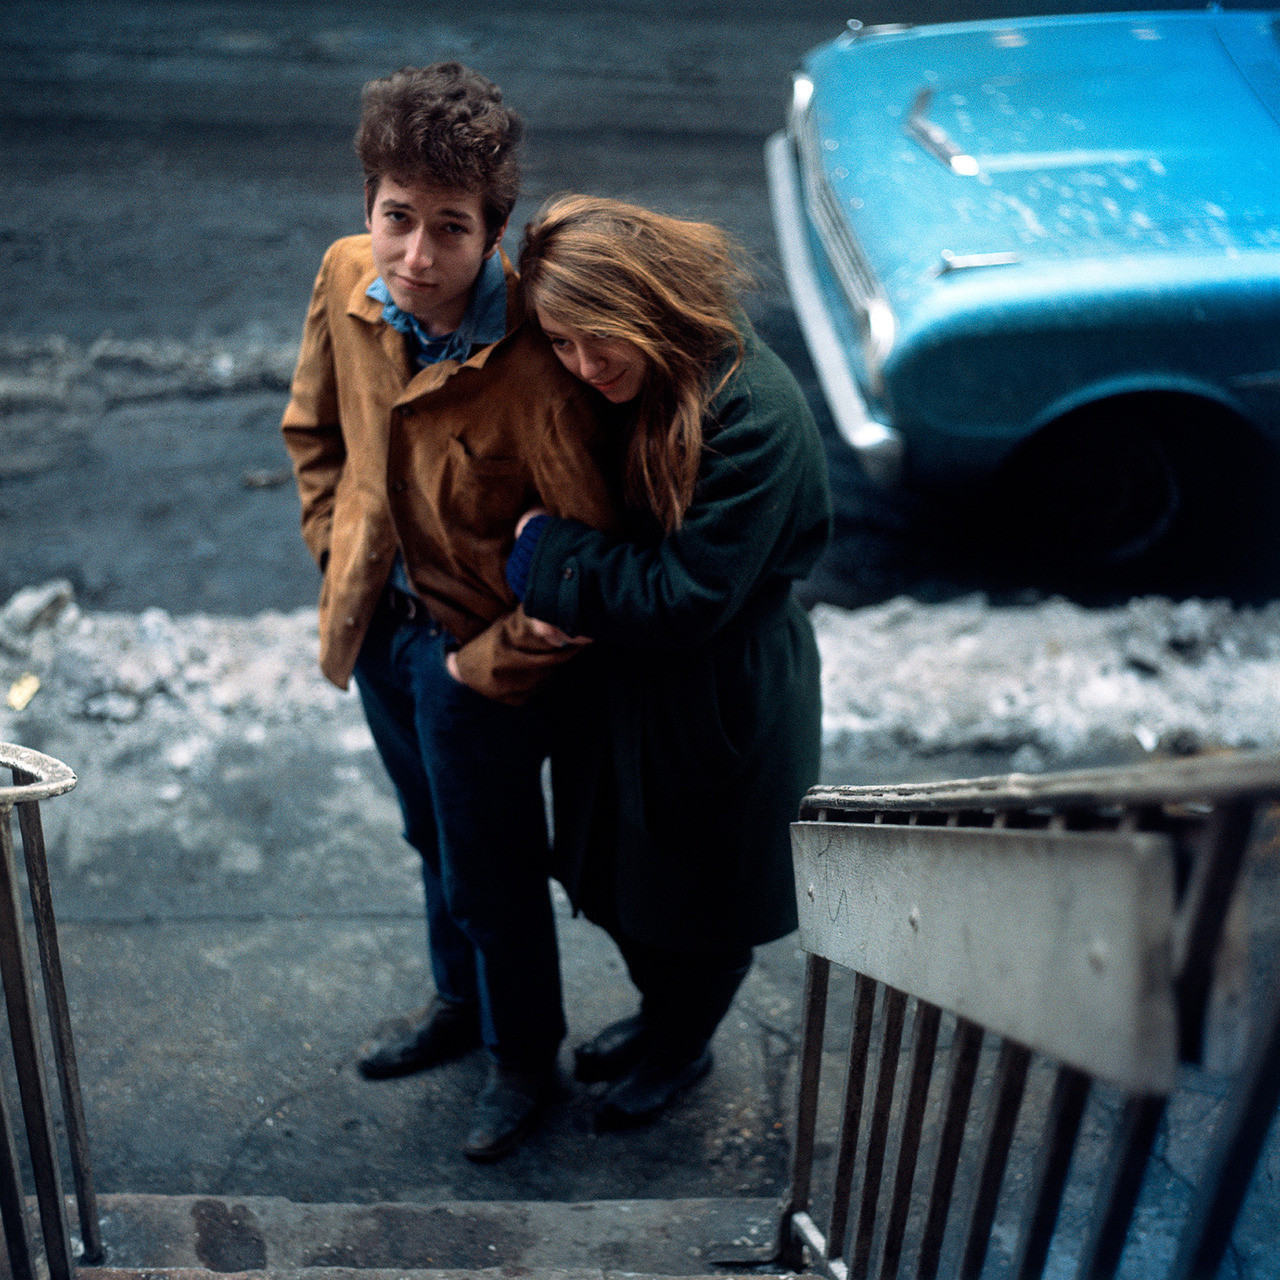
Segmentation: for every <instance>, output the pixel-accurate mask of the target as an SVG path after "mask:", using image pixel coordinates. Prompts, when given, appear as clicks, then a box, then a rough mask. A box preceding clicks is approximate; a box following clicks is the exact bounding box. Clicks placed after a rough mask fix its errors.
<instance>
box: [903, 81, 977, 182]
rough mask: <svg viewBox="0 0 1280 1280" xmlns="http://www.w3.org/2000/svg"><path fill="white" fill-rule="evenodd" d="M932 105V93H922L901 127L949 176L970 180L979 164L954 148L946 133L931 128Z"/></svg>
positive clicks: (933, 125) (938, 126) (931, 91)
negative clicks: (954, 175)
mask: <svg viewBox="0 0 1280 1280" xmlns="http://www.w3.org/2000/svg"><path fill="white" fill-rule="evenodd" d="M932 101H933V90H932V89H928V88H926V89H921V90H920V92H919V93H917V94H916V100H915V101H914V102H913V103H912V104H911V110H910V112H909V113H908V115H907V119H906V123H905V124H904V125H903V126H902V127H903V128H904V129H905V130H906V131H907V133H908V134H909V135H910V136H911V137H913V138H914V139H915V140H916V141H917V142H918V143H919V144H920V145H921V146H922V147H923V148H924V149H925V150H926V151H927V152H928V153H929V154H930V155H931V156H933V158H934V159H935V160H941V161H942V163H943V164H944V165H946V166H947V168H948V169H950V170H951V172H952V173H958V174H960V176H961V177H964V178H972V177H974V176H976V174H977V173H978V168H979V166H978V162H977V161H976V160H975V159H974V158H973V156H971V155H969V154H968V153H967V152H966V151H964V150H963V149H962V148H961V147H959V146H957V145H956V144H955V143H954V142H953V141H952V140H951V137H950V135H949V134H948V133H947V131H946V130H945V129H944V128H943V127H942V126H941V125H939V124H934V122H933V121H932V120H930V119H929V117H928V115H927V114H926V113H927V112H928V110H929V103H931V102H932Z"/></svg>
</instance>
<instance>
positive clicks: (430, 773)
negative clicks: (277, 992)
mask: <svg viewBox="0 0 1280 1280" xmlns="http://www.w3.org/2000/svg"><path fill="white" fill-rule="evenodd" d="M520 134H521V126H520V122H519V120H518V118H517V117H516V116H515V115H514V114H513V113H512V112H511V111H510V110H509V109H508V108H507V107H506V106H505V105H504V104H503V101H502V94H501V91H500V90H499V89H498V88H497V87H496V86H494V85H493V84H491V83H490V82H489V81H487V80H485V79H484V78H483V77H481V76H479V75H477V74H476V73H475V72H473V71H470V70H468V69H466V68H465V67H462V66H459V65H458V64H457V63H441V64H438V65H436V66H432V67H427V68H423V69H414V68H405V69H403V70H401V71H398V72H396V73H395V74H393V75H390V76H387V77H385V78H383V79H380V80H375V81H372V82H371V83H370V84H368V85H366V86H365V89H364V92H363V96H362V111H361V120H360V126H359V129H358V131H357V134H356V151H357V153H358V155H359V156H360V160H361V163H362V165H363V167H364V173H365V213H366V226H367V228H368V234H367V235H364V236H353V237H348V238H345V239H342V240H339V241H338V242H337V243H336V244H334V245H333V246H332V247H331V248H330V249H329V251H328V253H327V254H326V255H325V259H324V262H323V264H322V266H321V268H320V273H319V276H318V278H317V280H316V284H315V289H314V291H313V294H312V299H311V306H310V309H309V312H308V315H307V320H306V325H305V329H304V332H303V340H302V347H301V351H300V354H299V358H298V366H297V370H296V372H295V375H294V381H293V389H292V395H291V399H290V403H289V406H288V408H287V410H286V411H285V415H284V422H283V431H284V437H285V442H286V444H287V446H288V449H289V452H290V454H291V456H292V458H293V463H294V470H295V474H296V476H297V481H298V489H299V493H300V496H301V500H302V527H303V536H304V538H305V539H306V541H307V545H308V546H309V548H310V550H311V552H312V554H313V555H314V556H315V558H316V561H317V563H318V564H319V565H320V568H321V570H322V571H323V574H324V582H323V586H322V589H321V595H320V663H321V667H322V669H323V670H324V672H325V674H326V675H327V676H328V677H329V679H331V680H332V681H333V682H334V683H335V684H338V685H340V686H342V687H344V688H345V687H346V685H347V683H348V680H349V679H350V678H351V677H352V676H353V675H354V678H355V681H356V686H357V688H358V689H359V692H360V696H361V699H362V701H363V704H364V708H365V713H366V716H367V718H368V721H369V727H370V729H371V731H372V733H373V737H374V741H375V743H376V744H377V747H378V750H379V753H380V755H381V757H382V760H383V762H384V764H385V765H386V767H387V770H388V772H389V774H390V775H391V778H392V781H393V782H394V784H395V787H396V791H397V794H398V797H399V801H400V806H401V811H402V814H403V817H404V823H405V836H406V839H408V841H409V842H410V844H412V845H413V846H414V848H415V849H417V850H418V852H419V853H420V854H421V856H422V861H423V881H424V887H425V893H426V910H427V922H428V949H429V953H430V959H431V969H432V975H433V978H434V981H435V987H436V994H435V997H434V999H433V1000H432V1002H431V1003H430V1004H429V1005H428V1007H427V1009H426V1010H425V1011H424V1012H423V1013H422V1014H421V1015H420V1016H418V1017H416V1018H415V1019H414V1020H413V1021H412V1022H411V1023H410V1024H409V1025H408V1026H407V1027H406V1028H404V1029H403V1030H402V1031H401V1032H399V1033H396V1034H393V1035H392V1036H390V1037H389V1038H386V1039H384V1040H383V1041H381V1042H380V1043H375V1044H374V1045H372V1046H371V1047H370V1048H369V1049H368V1050H367V1051H366V1052H365V1053H364V1056H363V1057H362V1059H361V1061H360V1069H361V1071H362V1072H363V1074H365V1075H366V1076H368V1077H370V1078H379V1077H387V1076H394V1075H403V1074H407V1073H408V1072H411V1071H418V1070H424V1069H427V1068H430V1067H433V1066H435V1065H437V1064H439V1063H441V1062H445V1061H448V1060H450V1059H452V1058H456V1057H459V1056H461V1055H462V1054H464V1053H466V1052H468V1051H470V1050H471V1049H472V1048H474V1047H476V1046H477V1045H479V1044H482V1043H483V1045H484V1046H485V1047H486V1049H487V1050H488V1052H489V1055H490V1067H489V1074H488V1078H487V1081H486V1084H485V1087H484V1089H483V1091H482V1092H481V1094H480V1097H479V1099H478V1101H477V1104H476V1107H475V1112H474V1116H473V1123H472V1126H471V1131H470V1133H469V1135H468V1137H467V1140H466V1144H465V1146H464V1148H463V1150H464V1153H465V1154H466V1155H467V1156H468V1157H470V1158H471V1159H473V1160H480V1161H484V1160H493V1159H497V1158H498V1157H500V1156H502V1155H504V1154H506V1153H507V1152H508V1151H510V1150H511V1149H512V1148H513V1147H514V1146H515V1145H516V1144H517V1143H518V1142H519V1141H520V1140H521V1138H522V1137H523V1136H524V1135H525V1133H526V1132H527V1131H528V1129H529V1128H530V1126H531V1125H532V1123H533V1121H534V1120H535V1118H536V1114H537V1111H538V1108H539V1106H540V1105H541V1103H542V1102H543V1101H544V1100H545V1098H546V1096H547V1094H548V1091H549V1090H550V1089H551V1088H552V1086H553V1083H554V1080H555V1059H556V1053H557V1050H558V1047H559V1044H560V1041H561V1040H562V1039H563V1036H564V1032H565V1024H564V1015H563V1011H562V1007H561V995H560V978H559V964H558V955H557V949H556V939H555V929H554V922H553V917H552V911H551V903H550V898H549V894H548V885H547V848H546V843H547V833H546V822H545V816H544V809H543V801H542V792H541V787H540V779H539V771H540V766H541V761H542V759H543V757H544V755H545V754H546V737H545V734H546V713H547V707H546V705H545V704H546V701H547V694H546V692H545V690H543V689H541V688H540V686H541V685H543V684H544V682H545V680H546V678H547V676H548V675H549V674H550V673H552V672H553V671H554V670H555V668H556V667H557V665H558V664H560V663H561V662H563V661H565V660H566V658H568V657H569V656H571V654H572V652H573V650H572V649H571V648H563V647H557V646H556V645H555V643H554V642H548V641H546V640H543V639H540V638H539V637H538V636H537V635H536V634H535V632H534V631H533V629H532V628H531V626H530V625H529V622H528V619H526V618H525V616H524V615H523V613H522V612H521V610H520V609H519V608H518V607H517V604H516V600H515V597H514V595H513V594H512V592H511V590H510V588H509V587H508V586H507V584H506V581H505V578H504V560H505V556H506V553H507V551H508V550H509V549H510V545H511V540H512V535H513V530H514V526H515V523H516V520H517V518H518V517H519V515H520V514H521V513H522V512H523V511H524V510H526V509H527V508H528V507H529V506H530V505H531V501H532V500H533V499H534V497H535V496H536V497H537V498H538V499H539V500H540V501H541V503H542V505H544V506H546V507H547V508H548V509H550V510H554V511H555V512H556V513H557V514H561V515H571V516H575V517H577V518H579V519H582V520H584V521H587V522H588V523H591V524H594V525H597V526H600V527H609V526H610V525H611V524H612V523H613V521H612V514H611V508H610V503H609V501H608V498H607V496H606V490H605V487H604V484H603V481H602V480H601V478H600V475H599V473H598V470H597V467H596V463H595V460H594V458H593V454H592V446H593V435H594V431H595V425H594V419H593V415H592V413H591V409H590V405H589V403H588V401H587V399H586V398H585V395H584V393H583V392H582V390H581V389H580V387H579V386H578V384H576V383H575V382H574V380H573V379H571V378H570V377H569V376H568V375H567V374H565V373H564V371H563V370H562V369H561V368H560V366H559V362H558V361H557V360H556V359H555V356H554V355H553V354H552V353H551V352H550V350H549V348H548V347H547V346H546V344H545V342H543V341H542V340H541V339H540V338H538V337H537V336H536V335H535V334H534V333H532V332H530V331H529V330H528V329H527V328H526V327H523V326H522V325H521V323H520V314H519V311H520V308H519V301H518V291H517V282H516V280H515V277H514V273H513V272H512V271H511V269H510V266H509V264H508V263H507V261H506V259H505V258H504V257H503V256H502V254H501V252H500V250H499V247H498V246H499V242H500V240H501V238H502V234H503V231H504V229H505V227H506V223H507V219H508V217H509V216H510V213H511V209H512V207H513V205H514V203H515V199H516V195H517V191H518V185H519V173H518V168H517V160H516V146H517V144H518V142H519V138H520Z"/></svg>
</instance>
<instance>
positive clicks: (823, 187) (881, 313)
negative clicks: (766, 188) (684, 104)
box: [791, 97, 898, 373]
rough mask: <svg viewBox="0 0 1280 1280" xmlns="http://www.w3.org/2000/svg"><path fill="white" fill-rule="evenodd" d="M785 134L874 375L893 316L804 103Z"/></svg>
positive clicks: (893, 333) (891, 334)
mask: <svg viewBox="0 0 1280 1280" xmlns="http://www.w3.org/2000/svg"><path fill="white" fill-rule="evenodd" d="M791 128H792V134H793V141H794V145H795V151H796V158H797V161H798V166H799V173H800V181H801V183H802V184H803V187H804V195H805V208H806V209H807V211H808V214H809V217H810V218H812V219H813V225H814V228H815V230H816V231H817V233H818V238H819V239H820V240H821V241H822V243H823V245H824V247H825V248H826V250H827V258H828V260H829V261H830V263H831V267H832V270H833V271H834V272H835V273H836V277H837V279H838V280H839V281H840V286H841V288H842V289H844V292H845V297H847V298H848V299H849V305H850V306H851V307H852V308H853V309H854V311H855V312H857V313H860V314H861V316H862V321H863V326H864V334H863V338H864V341H865V343H866V351H867V365H868V368H869V369H870V370H871V371H872V372H873V373H874V371H875V369H876V368H878V366H879V365H880V364H881V363H883V361H884V360H885V358H886V357H887V356H888V354H889V352H890V351H891V350H892V349H893V343H894V339H895V338H896V337H897V328H898V326H897V322H896V321H895V319H894V316H893V310H892V308H891V307H890V306H889V303H888V301H887V300H886V298H885V296H884V294H883V293H882V292H881V289H880V284H879V281H877V279H876V277H875V273H874V272H873V271H872V270H871V267H870V265H869V264H868V263H867V260H866V258H865V257H864V256H863V253H862V250H861V248H860V247H859V245H858V242H857V241H856V240H855V239H854V237H853V233H852V232H851V231H850V230H849V225H848V223H847V222H846V221H845V218H844V215H843V214H842V213H841V211H840V205H839V203H838V201H837V200H836V196H835V192H833V191H832V189H831V185H830V183H828V182H827V179H826V175H825V174H824V172H823V167H822V157H821V154H820V152H821V147H820V145H819V140H818V131H817V126H816V125H815V124H814V121H813V114H812V112H811V111H809V109H808V97H806V98H805V101H804V105H803V106H801V107H800V108H799V109H798V110H794V111H793V112H792V116H791Z"/></svg>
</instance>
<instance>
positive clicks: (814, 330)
mask: <svg viewBox="0 0 1280 1280" xmlns="http://www.w3.org/2000/svg"><path fill="white" fill-rule="evenodd" d="M764 154H765V167H766V170H767V172H768V178H769V198H770V202H771V204H772V206H773V226H774V231H775V232H776V234H777V237H778V251H779V253H780V255H781V258H782V271H783V275H784V276H785V277H786V281H787V289H788V291H789V292H790V294H791V302H792V305H793V306H794V307H795V312H796V319H797V320H799V322H800V330H801V332H802V333H803V334H804V340H805V345H806V346H808V348H809V355H810V356H811V357H812V359H813V365H814V368H815V370H816V371H817V374H818V381H819V383H820V384H821V386H822V393H823V395H824V396H825V397H826V400H827V404H828V406H829V407H830V409H831V416H832V418H833V419H834V420H835V424H836V429H837V430H838V431H839V432H840V434H841V435H842V436H843V437H844V439H845V440H847V441H848V443H849V445H850V446H851V447H852V448H853V449H854V451H855V452H856V453H857V454H858V457H859V459H860V461H861V462H862V466H863V469H864V470H865V471H866V473H867V475H868V476H869V477H870V478H871V479H872V480H873V481H875V482H876V483H877V484H880V485H885V486H890V485H894V484H896V483H897V482H898V480H899V479H900V478H901V475H902V452H903V449H902V436H901V435H900V434H899V432H897V431H895V430H894V429H893V428H892V427H890V426H886V425H885V424H884V423H883V422H878V421H877V420H876V419H875V418H873V417H872V416H871V411H870V409H869V408H868V407H867V402H866V401H865V400H864V399H863V397H862V392H861V391H860V390H859V389H858V382H857V379H856V378H855V377H854V375H853V371H852V370H851V369H850V368H849V362H848V361H847V360H846V358H845V354H844V346H843V344H842V343H841V341H840V339H839V337H838V335H837V333H836V328H835V325H834V324H833V323H832V320H831V317H830V315H829V314H828V313H827V307H826V302H825V301H824V299H823V297H822V292H821V290H820V289H819V287H818V280H817V275H816V273H815V271H814V267H813V258H812V256H811V254H810V252H809V237H808V234H807V232H806V229H805V217H804V206H803V203H802V199H801V194H800V175H799V172H798V171H797V168H796V154H795V148H794V147H793V146H792V144H791V140H790V139H789V138H788V137H787V135H786V133H785V132H779V133H775V134H774V135H773V136H772V137H771V138H770V139H769V141H768V142H767V143H766V144H765V152H764Z"/></svg>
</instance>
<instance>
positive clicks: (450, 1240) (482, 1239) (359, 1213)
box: [73, 1194, 778, 1280]
mask: <svg viewBox="0 0 1280 1280" xmlns="http://www.w3.org/2000/svg"><path fill="white" fill-rule="evenodd" d="M98 1208H99V1217H100V1220H101V1222H102V1233H103V1242H104V1245H105V1249H106V1254H105V1257H104V1258H103V1261H102V1265H101V1266H97V1267H80V1268H78V1270H79V1272H80V1274H81V1275H82V1276H83V1277H84V1278H85V1280H126V1277H128V1278H129V1280H138V1277H139V1276H140V1275H143V1274H145V1275H146V1276H152V1275H157V1274H158V1273H162V1274H163V1276H164V1277H165V1280H201V1278H203V1277H208V1276H212V1275H217V1276H222V1277H226V1276H229V1275H238V1274H244V1273H252V1274H254V1275H263V1274H268V1275H271V1276H273V1277H280V1278H281V1280H284V1277H298V1280H320V1278H321V1277H323V1280H341V1277H342V1276H344V1275H346V1274H347V1273H356V1272H358V1273H359V1276H360V1280H382V1278H383V1275H384V1273H385V1275H386V1276H388V1277H389V1276H391V1275H393V1274H394V1275H395V1276H397V1277H409V1276H412V1275H415V1274H421V1275H422V1276H423V1277H424V1278H425V1277H426V1276H428V1275H436V1274H438V1273H441V1272H459V1271H466V1272H488V1271H495V1270H498V1271H501V1273H502V1274H504V1275H506V1276H511V1275H519V1276H521V1277H523V1278H525V1280H535V1278H538V1277H548V1278H550V1277H553V1276H556V1277H560V1276H564V1277H572V1278H573V1280H579V1278H585V1277H600V1276H601V1275H612V1274H617V1273H626V1274H629V1275H645V1276H699V1275H700V1276H705V1275H712V1274H716V1275H721V1276H723V1275H725V1274H726V1273H727V1272H731V1271H732V1270H733V1269H735V1268H737V1269H748V1270H750V1271H751V1272H753V1273H757V1274H760V1273H764V1274H768V1272H769V1268H768V1265H767V1264H768V1261H769V1259H770V1258H771V1257H772V1255H773V1252H774V1242H775V1232H776V1222H777V1214H778V1205H777V1202H776V1201H774V1200H771V1199H769V1200H765V1199H707V1200H695V1199H689V1200H596V1201H590V1202H585V1203H560V1202H546V1201H526V1202H517V1201H454V1202H446V1203H438V1204H407V1203H381V1204H300V1203H296V1202H294V1201H290V1200H285V1199H283V1198H280V1197H274V1196H271V1197H266V1196H233V1197H219V1196H160V1195H134V1194H117V1195H104V1196H101V1197H99V1202H98ZM73 1221H74V1219H73Z"/></svg>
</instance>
